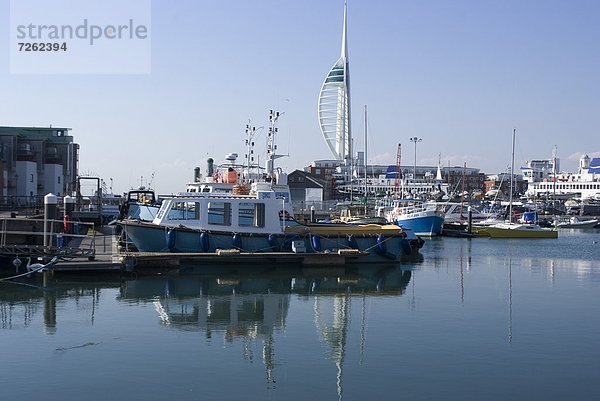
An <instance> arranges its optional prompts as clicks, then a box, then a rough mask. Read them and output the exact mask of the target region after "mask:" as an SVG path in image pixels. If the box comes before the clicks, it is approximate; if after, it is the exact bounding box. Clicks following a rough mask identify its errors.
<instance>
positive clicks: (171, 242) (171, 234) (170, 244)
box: [167, 229, 176, 252]
mask: <svg viewBox="0 0 600 401" xmlns="http://www.w3.org/2000/svg"><path fill="white" fill-rule="evenodd" d="M175 234H176V231H175V230H174V229H168V230H167V248H169V251H170V252H173V250H174V249H175Z"/></svg>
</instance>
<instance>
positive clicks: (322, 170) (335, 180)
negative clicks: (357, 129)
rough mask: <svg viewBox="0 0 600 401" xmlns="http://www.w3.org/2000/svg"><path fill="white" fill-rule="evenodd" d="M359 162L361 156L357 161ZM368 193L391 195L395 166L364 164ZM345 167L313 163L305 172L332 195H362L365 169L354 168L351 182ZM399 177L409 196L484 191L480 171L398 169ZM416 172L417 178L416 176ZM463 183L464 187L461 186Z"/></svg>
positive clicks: (423, 167) (335, 162)
mask: <svg viewBox="0 0 600 401" xmlns="http://www.w3.org/2000/svg"><path fill="white" fill-rule="evenodd" d="M358 159H360V156H359V158H358ZM366 169H367V174H366V176H367V185H366V188H367V192H368V193H369V195H379V196H384V195H393V194H394V191H395V186H396V175H397V174H396V171H397V168H396V166H394V165H389V164H380V165H367V167H366ZM344 170H345V166H344V165H342V163H341V162H339V161H336V160H315V161H313V162H312V163H311V164H310V166H307V167H305V169H304V171H306V172H308V173H311V174H313V175H315V176H316V177H320V178H321V179H323V180H325V181H326V182H328V183H331V185H332V187H333V193H336V192H337V193H338V194H339V193H342V194H344V193H349V192H350V182H352V192H355V193H357V194H359V193H362V192H364V188H365V179H364V177H365V167H364V164H363V163H361V162H360V160H359V162H358V163H356V165H355V166H354V167H353V173H352V180H349V179H347V178H346V174H345V173H344ZM400 172H401V174H400V178H402V179H403V184H404V190H405V192H406V193H410V194H411V195H423V194H427V193H430V192H437V191H442V192H443V193H448V194H451V193H459V192H463V191H464V192H468V193H470V194H473V193H476V192H483V191H484V190H485V174H484V173H482V172H480V169H478V168H473V167H459V166H454V167H451V166H448V167H441V166H416V167H415V166H400ZM415 173H416V175H415ZM463 182H464V184H463Z"/></svg>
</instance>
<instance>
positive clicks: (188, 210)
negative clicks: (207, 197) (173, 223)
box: [168, 202, 200, 220]
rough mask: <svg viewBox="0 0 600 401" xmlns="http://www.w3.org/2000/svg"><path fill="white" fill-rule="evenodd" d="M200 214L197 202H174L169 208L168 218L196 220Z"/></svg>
mask: <svg viewBox="0 0 600 401" xmlns="http://www.w3.org/2000/svg"><path fill="white" fill-rule="evenodd" d="M199 215H200V203H198V202H174V203H173V207H171V210H169V215H168V219H169V220H197V219H198V218H199Z"/></svg>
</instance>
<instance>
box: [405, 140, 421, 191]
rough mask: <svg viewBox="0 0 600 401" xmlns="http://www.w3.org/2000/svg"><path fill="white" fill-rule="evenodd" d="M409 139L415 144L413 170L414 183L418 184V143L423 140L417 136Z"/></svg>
mask: <svg viewBox="0 0 600 401" xmlns="http://www.w3.org/2000/svg"><path fill="white" fill-rule="evenodd" d="M408 139H409V140H410V141H411V142H413V143H414V144H415V166H414V169H413V182H416V181H417V142H421V141H422V140H423V139H422V138H418V137H416V136H413V137H411V138H408Z"/></svg>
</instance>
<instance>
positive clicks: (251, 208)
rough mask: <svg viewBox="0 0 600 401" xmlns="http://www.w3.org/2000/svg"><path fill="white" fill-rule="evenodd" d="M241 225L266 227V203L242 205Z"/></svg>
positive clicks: (240, 210) (243, 203)
mask: <svg viewBox="0 0 600 401" xmlns="http://www.w3.org/2000/svg"><path fill="white" fill-rule="evenodd" d="M238 217H239V225H240V226H246V227H248V226H254V227H264V226H265V204H264V203H249V202H242V203H240V208H239V214H238Z"/></svg>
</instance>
